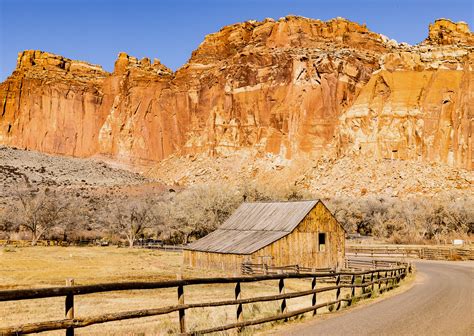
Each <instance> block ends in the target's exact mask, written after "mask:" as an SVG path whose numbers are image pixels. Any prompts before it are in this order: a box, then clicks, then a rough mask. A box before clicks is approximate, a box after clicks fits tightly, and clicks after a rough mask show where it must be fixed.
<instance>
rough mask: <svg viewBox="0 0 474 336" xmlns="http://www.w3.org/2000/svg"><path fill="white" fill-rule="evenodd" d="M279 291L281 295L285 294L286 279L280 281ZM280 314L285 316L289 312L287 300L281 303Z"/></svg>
mask: <svg viewBox="0 0 474 336" xmlns="http://www.w3.org/2000/svg"><path fill="white" fill-rule="evenodd" d="M278 291H279V293H280V294H285V280H284V279H280V281H279V283H278ZM280 312H281V314H285V313H286V312H287V307H286V299H283V300H282V301H281V306H280Z"/></svg>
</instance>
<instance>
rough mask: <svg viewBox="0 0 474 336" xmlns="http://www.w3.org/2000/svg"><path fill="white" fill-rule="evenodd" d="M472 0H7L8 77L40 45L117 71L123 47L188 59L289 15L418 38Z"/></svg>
mask: <svg viewBox="0 0 474 336" xmlns="http://www.w3.org/2000/svg"><path fill="white" fill-rule="evenodd" d="M472 3H473V2H472V1H469V0H442V1H439V0H419V1H416V0H397V1H388V0H387V1H383V0H380V1H376V0H365V1H356V0H351V1H349V0H345V1H343V0H327V1H317V0H313V1H310V0H301V1H298V0H293V1H290V0H288V1H282V0H240V1H234V0H229V1H225V0H222V1H218V0H199V1H198V0H188V1H181V0H173V1H168V0H161V1H160V0H156V1H145V0H127V1H122V0H115V1H111V0H95V1H94V0H29V1H28V0H0V80H4V79H5V78H6V77H7V76H8V75H10V73H11V72H12V71H13V69H14V67H15V64H16V57H17V53H18V52H19V51H21V50H25V49H40V50H44V51H49V52H53V53H56V54H60V55H63V56H66V57H68V58H72V59H79V60H84V61H88V62H91V63H95V64H100V65H102V66H103V67H104V68H105V69H106V70H108V71H111V70H112V69H113V64H114V62H115V59H116V57H117V54H118V53H119V52H120V51H125V52H127V53H128V54H130V55H133V56H136V57H139V58H141V57H145V56H147V57H150V58H151V59H153V58H155V57H156V58H159V59H160V60H161V61H162V63H164V64H165V65H167V66H168V67H170V68H172V69H174V70H175V69H177V68H178V67H180V66H181V65H182V64H184V63H185V62H186V61H187V60H188V59H189V57H190V56H191V52H192V51H193V50H194V49H196V48H197V47H198V45H199V44H200V43H201V42H202V40H203V38H204V36H205V35H206V34H209V33H212V32H215V31H218V30H219V29H220V28H221V27H222V26H225V25H229V24H232V23H236V22H242V21H246V20H250V19H254V20H262V19H264V18H266V17H272V18H275V19H278V18H279V17H282V16H286V15H288V14H295V15H302V16H306V17H310V18H315V19H321V20H328V19H331V18H334V17H337V16H341V17H345V18H347V19H349V20H352V21H355V22H359V23H366V24H367V26H368V28H369V29H371V30H372V31H375V32H378V33H382V34H385V35H387V36H388V37H390V38H394V39H396V40H397V41H399V42H401V41H405V42H408V43H410V44H415V43H418V42H420V41H422V40H423V39H424V38H425V37H426V36H427V32H428V24H429V23H430V22H433V21H434V20H435V19H436V18H440V17H445V18H449V19H451V20H453V21H466V22H467V23H468V24H469V25H470V27H471V29H472V26H473V21H474V20H473V16H474V14H473V4H472Z"/></svg>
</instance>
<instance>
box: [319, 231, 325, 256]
mask: <svg viewBox="0 0 474 336" xmlns="http://www.w3.org/2000/svg"><path fill="white" fill-rule="evenodd" d="M318 251H319V252H326V233H324V232H320V233H318Z"/></svg>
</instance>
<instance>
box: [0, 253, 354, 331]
mask: <svg viewBox="0 0 474 336" xmlns="http://www.w3.org/2000/svg"><path fill="white" fill-rule="evenodd" d="M178 274H179V275H180V276H182V277H183V278H194V277H211V276H233V275H234V274H229V273H225V272H219V271H209V270H203V269H192V268H190V267H183V266H182V254H181V252H164V251H158V250H145V249H129V248H117V247H58V246H51V247H24V248H13V247H4V248H1V249H0V290H5V289H20V288H39V287H49V286H62V285H64V284H65V281H66V279H67V278H74V281H75V284H76V285H85V284H95V283H106V282H126V281H159V280H171V279H176V278H177V275H178ZM285 286H286V289H287V292H291V291H298V290H308V289H311V281H310V280H309V279H308V280H306V279H305V280H294V279H292V280H286V281H285ZM275 294H278V281H276V280H272V281H263V282H259V283H249V284H242V298H249V297H253V296H263V295H275ZM342 294H343V295H345V294H347V293H346V292H344V291H343V293H342ZM334 295H335V293H334V292H327V293H321V294H318V298H317V299H318V302H324V301H326V300H328V299H331V298H334ZM233 296H234V285H233V284H224V285H199V286H188V287H185V302H186V303H191V302H206V301H209V302H210V301H220V300H227V299H233V298H234V297H233ZM74 300H75V302H74V304H75V316H76V317H81V316H89V315H99V314H103V313H113V312H123V311H129V310H139V309H147V308H159V307H164V306H168V305H175V304H177V293H176V289H175V288H172V289H158V290H141V291H117V292H107V293H98V294H89V295H81V296H76V297H75V299H74ZM279 304H280V302H278V301H275V302H267V303H258V304H248V305H244V308H243V310H244V319H254V318H260V317H265V316H269V315H273V314H274V313H275V312H276V311H277V310H278V309H279ZM287 304H288V309H290V310H294V309H298V308H303V307H307V306H309V305H310V304H311V296H307V297H302V298H295V299H289V300H287ZM323 312H327V309H326V308H322V309H320V310H318V313H323ZM0 317H1V318H0V328H1V327H8V326H14V325H19V324H23V323H31V322H40V321H48V320H59V319H62V318H64V298H63V297H58V298H49V299H35V300H25V301H18V302H0ZM234 321H235V306H228V307H215V308H198V309H191V310H187V311H186V323H187V329H188V330H196V329H203V328H209V327H212V326H216V325H221V324H227V323H232V322H234ZM268 326H269V324H267V325H264V326H260V327H255V328H246V329H244V332H243V333H244V334H253V333H254V332H255V331H256V329H262V328H268ZM177 332H178V316H177V312H176V313H171V314H168V315H162V316H156V317H146V318H140V319H131V320H124V321H119V322H110V323H104V324H98V325H94V326H89V327H86V328H81V329H77V330H76V334H77V335H97V334H100V335H169V334H175V333H177ZM233 333H235V331H229V332H227V333H220V334H233ZM43 334H48V335H63V334H64V331H57V332H46V333H43Z"/></svg>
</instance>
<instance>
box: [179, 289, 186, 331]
mask: <svg viewBox="0 0 474 336" xmlns="http://www.w3.org/2000/svg"><path fill="white" fill-rule="evenodd" d="M178 305H184V287H183V285H179V286H178ZM178 313H179V330H180V332H181V333H182V334H184V333H185V332H186V321H185V315H186V310H185V309H180V310H179V311H178Z"/></svg>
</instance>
